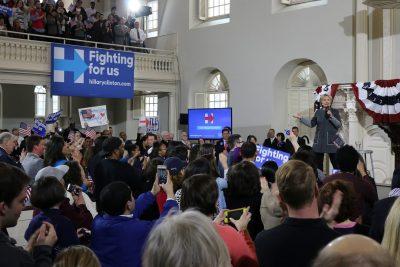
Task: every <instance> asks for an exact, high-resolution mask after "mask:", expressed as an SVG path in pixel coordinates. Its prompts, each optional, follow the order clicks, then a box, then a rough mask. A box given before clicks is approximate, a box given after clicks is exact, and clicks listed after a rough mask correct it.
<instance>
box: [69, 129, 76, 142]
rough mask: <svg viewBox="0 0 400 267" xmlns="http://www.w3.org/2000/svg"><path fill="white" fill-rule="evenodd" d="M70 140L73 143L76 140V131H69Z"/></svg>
mask: <svg viewBox="0 0 400 267" xmlns="http://www.w3.org/2000/svg"><path fill="white" fill-rule="evenodd" d="M68 139H69V141H71V142H73V141H74V139H75V132H74V131H69V134H68Z"/></svg>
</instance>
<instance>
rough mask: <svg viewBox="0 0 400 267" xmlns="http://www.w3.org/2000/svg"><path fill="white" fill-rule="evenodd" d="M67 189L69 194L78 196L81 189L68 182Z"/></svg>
mask: <svg viewBox="0 0 400 267" xmlns="http://www.w3.org/2000/svg"><path fill="white" fill-rule="evenodd" d="M67 191H68V192H70V193H71V194H74V195H76V196H78V195H79V194H80V192H81V191H82V190H81V189H80V188H79V187H77V186H76V185H73V184H68V185H67Z"/></svg>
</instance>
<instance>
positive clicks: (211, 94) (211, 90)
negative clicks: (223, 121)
mask: <svg viewBox="0 0 400 267" xmlns="http://www.w3.org/2000/svg"><path fill="white" fill-rule="evenodd" d="M228 90H229V85H228V81H227V80H226V78H225V76H224V75H223V74H222V73H221V72H220V71H218V70H215V71H213V72H211V76H210V78H209V80H208V82H207V103H208V107H209V108H226V107H228V106H229V95H228Z"/></svg>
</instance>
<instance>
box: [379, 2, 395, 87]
mask: <svg viewBox="0 0 400 267" xmlns="http://www.w3.org/2000/svg"><path fill="white" fill-rule="evenodd" d="M382 16H383V18H382V20H383V21H382V61H381V62H382V68H381V69H382V78H383V79H385V80H386V79H393V78H394V77H393V66H394V62H393V61H394V58H395V57H394V55H393V32H392V25H393V18H394V16H393V10H391V9H383V10H382Z"/></svg>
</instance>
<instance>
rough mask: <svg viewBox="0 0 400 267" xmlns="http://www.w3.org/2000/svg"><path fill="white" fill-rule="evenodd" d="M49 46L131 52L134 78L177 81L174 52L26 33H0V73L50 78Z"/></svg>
mask: <svg viewBox="0 0 400 267" xmlns="http://www.w3.org/2000/svg"><path fill="white" fill-rule="evenodd" d="M50 42H57V43H64V44H71V45H81V46H88V47H97V48H103V49H113V50H121V51H131V52H134V53H135V78H136V79H150V80H170V81H172V80H177V79H178V77H179V75H178V66H177V65H178V62H177V57H176V54H175V52H174V51H171V50H160V49H153V48H142V47H132V46H124V45H117V44H107V43H100V42H92V41H86V40H77V39H68V38H60V37H52V36H45V35H36V34H30V33H21V32H12V31H0V72H2V71H3V72H8V73H13V72H14V73H32V74H34V73H41V74H45V75H49V76H50V65H51V64H50V63H51V56H50V51H51V48H50Z"/></svg>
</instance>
